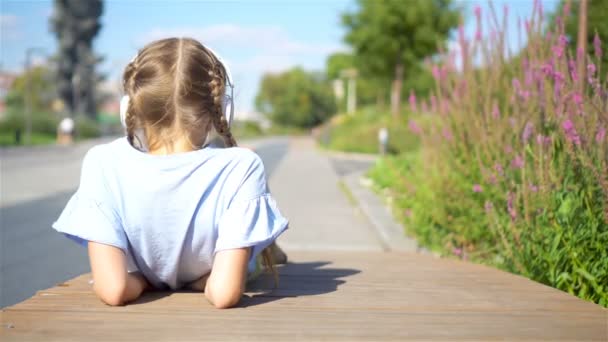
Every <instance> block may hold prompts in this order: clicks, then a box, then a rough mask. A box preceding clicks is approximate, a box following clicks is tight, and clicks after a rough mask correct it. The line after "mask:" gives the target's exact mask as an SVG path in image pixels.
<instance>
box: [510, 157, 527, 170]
mask: <svg viewBox="0 0 608 342" xmlns="http://www.w3.org/2000/svg"><path fill="white" fill-rule="evenodd" d="M511 167H512V168H514V169H521V168H523V167H524V158H522V157H521V156H520V155H519V154H518V155H516V156H515V157H514V158H513V160H511Z"/></svg>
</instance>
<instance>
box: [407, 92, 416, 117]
mask: <svg viewBox="0 0 608 342" xmlns="http://www.w3.org/2000/svg"><path fill="white" fill-rule="evenodd" d="M409 100H410V109H411V110H412V112H413V113H417V112H418V105H417V103H416V94H414V91H413V90H410V98H409Z"/></svg>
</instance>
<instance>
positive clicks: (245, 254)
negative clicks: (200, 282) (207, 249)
mask: <svg viewBox="0 0 608 342" xmlns="http://www.w3.org/2000/svg"><path fill="white" fill-rule="evenodd" d="M250 252H251V251H250V248H237V249H228V250H223V251H219V252H217V253H216V254H215V259H214V260H213V267H212V268H211V274H210V275H209V278H208V279H207V284H206V285H205V297H207V300H209V302H211V304H213V305H214V306H215V307H216V308H218V309H227V308H230V307H233V306H235V305H236V304H237V303H238V302H239V300H240V299H241V297H242V296H243V292H244V291H245V281H246V280H247V262H248V261H249V253H250Z"/></svg>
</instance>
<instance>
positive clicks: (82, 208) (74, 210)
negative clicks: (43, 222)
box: [53, 192, 127, 252]
mask: <svg viewBox="0 0 608 342" xmlns="http://www.w3.org/2000/svg"><path fill="white" fill-rule="evenodd" d="M53 228H54V229H55V230H57V231H58V232H60V233H63V234H65V235H66V236H67V237H68V238H70V239H72V240H74V241H76V242H77V243H79V244H81V245H83V246H85V247H86V246H87V242H88V241H93V242H98V243H103V244H106V245H110V246H114V247H118V248H120V249H122V250H124V251H125V252H127V238H126V234H125V233H124V230H123V229H122V225H121V224H120V221H119V220H118V219H117V218H116V217H115V215H114V214H113V213H112V211H111V210H110V209H109V208H107V207H106V206H105V205H103V204H101V203H98V202H97V201H96V200H94V199H91V198H86V197H84V196H82V195H81V194H80V193H79V192H76V194H74V196H72V198H71V199H70V201H69V202H68V204H67V205H66V207H65V209H64V210H63V212H62V213H61V215H60V216H59V218H58V219H57V221H55V223H53Z"/></svg>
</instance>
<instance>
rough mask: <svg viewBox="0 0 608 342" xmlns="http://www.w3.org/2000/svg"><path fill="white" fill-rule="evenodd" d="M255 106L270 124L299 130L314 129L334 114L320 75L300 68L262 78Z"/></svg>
mask: <svg viewBox="0 0 608 342" xmlns="http://www.w3.org/2000/svg"><path fill="white" fill-rule="evenodd" d="M255 103H256V109H257V110H258V111H259V112H261V113H262V114H264V115H266V117H268V118H269V119H270V121H272V122H273V123H275V124H279V125H285V126H296V127H302V128H310V127H314V126H316V125H318V124H320V123H322V122H323V121H325V120H326V119H327V118H329V117H330V116H331V115H333V114H334V113H335V111H336V105H335V102H334V96H333V93H332V90H331V87H330V86H329V84H328V82H327V80H326V79H325V77H324V75H323V74H320V73H311V72H306V71H304V70H303V69H301V68H294V69H291V70H289V71H286V72H283V73H280V74H266V75H264V77H263V78H262V82H261V85H260V90H259V92H258V94H257V96H256V99H255Z"/></svg>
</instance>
